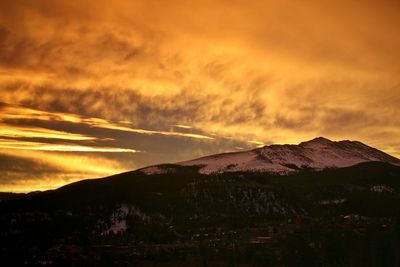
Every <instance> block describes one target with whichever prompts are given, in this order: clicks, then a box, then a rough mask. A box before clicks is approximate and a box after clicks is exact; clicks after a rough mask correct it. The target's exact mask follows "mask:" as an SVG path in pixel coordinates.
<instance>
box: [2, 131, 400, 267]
mask: <svg viewBox="0 0 400 267" xmlns="http://www.w3.org/2000/svg"><path fill="white" fill-rule="evenodd" d="M399 204H400V164H399V159H396V158H394V157H392V156H390V155H387V154H385V153H383V152H381V151H379V150H377V149H374V148H372V147H369V146H367V145H364V144H362V143H360V142H357V141H339V142H333V141H330V140H328V139H325V138H316V139H313V140H310V141H307V142H303V143H300V144H299V145H270V146H265V147H263V148H257V149H254V150H251V151H246V152H235V153H225V154H218V155H213V156H208V157H204V158H200V159H195V160H190V161H186V162H180V163H176V164H161V165H156V166H151V167H147V168H142V169H139V170H135V171H131V172H126V173H122V174H118V175H114V176H111V177H107V178H101V179H92V180H84V181H80V182H76V183H72V184H69V185H66V186H63V187H61V188H59V189H57V190H50V191H46V192H39V193H35V194H28V195H27V196H25V197H23V196H22V197H18V198H14V199H9V200H4V201H1V202H0V214H1V216H0V259H1V260H2V263H4V264H5V266H21V265H28V266H41V265H47V266H149V265H151V266H288V267H290V266H332V267H334V266H399V263H400V219H399V218H400V205H399ZM366 263H368V264H366Z"/></svg>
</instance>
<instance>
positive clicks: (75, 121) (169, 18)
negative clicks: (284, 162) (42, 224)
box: [0, 0, 400, 192]
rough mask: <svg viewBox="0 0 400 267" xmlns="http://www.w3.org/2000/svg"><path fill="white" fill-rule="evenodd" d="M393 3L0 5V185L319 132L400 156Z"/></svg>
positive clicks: (399, 12) (399, 74)
mask: <svg viewBox="0 0 400 267" xmlns="http://www.w3.org/2000/svg"><path fill="white" fill-rule="evenodd" d="M399 25H400V2H399V1H397V0H393V1H391V0H381V1H377V0H375V1H373V0H364V1H358V0H347V1H343V0H336V1H324V0H305V1H286V0H280V1H263V0H257V1H253V0H246V1H240V0H229V1H227V0H213V1H211V0H203V1H187V0H186V1H183V0H182V1H180V0H169V1H161V0H159V1H156V0H136V1H121V0H113V1H105V0H96V1H94V0H87V1H84V0H82V1H66V0H58V1H53V0H36V1H31V0H13V1H0V95H1V97H0V191H12V192H28V191H34V190H46V189H52V188H57V187H59V186H62V185H64V184H67V183H71V182H74V181H78V180H81V179H86V178H97V177H104V176H108V175H111V174H115V173H119V172H123V171H128V170H134V169H137V168H140V167H144V166H148V165H152V164H158V163H173V162H179V161H182V160H187V159H192V158H196V157H200V156H204V155H209V154H214V153H220V152H227V151H240V150H246V149H251V148H255V147H258V146H263V145H268V144H272V143H280V144H282V143H290V144H296V143H299V142H301V141H305V140H309V139H312V138H314V137H317V136H324V137H326V138H329V139H332V140H343V139H350V140H359V141H362V142H364V143H366V144H368V145H371V146H374V147H376V148H378V149H381V150H383V151H385V152H387V153H389V154H392V155H394V156H397V157H400V108H399V107H400V61H399V59H400V27H399Z"/></svg>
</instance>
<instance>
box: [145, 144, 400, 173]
mask: <svg viewBox="0 0 400 267" xmlns="http://www.w3.org/2000/svg"><path fill="white" fill-rule="evenodd" d="M370 161H380V162H386V163H390V164H394V165H400V160H399V159H397V158H395V157H392V156H390V155H388V154H386V153H384V152H382V151H380V150H377V149H375V148H372V147H370V146H367V145H365V144H363V143H361V142H358V141H348V140H345V141H339V142H334V141H331V140H329V139H326V138H323V137H318V138H315V139H313V140H310V141H307V142H302V143H300V144H298V145H270V146H264V147H262V148H257V149H253V150H250V151H245V152H233V153H224V154H218V155H212V156H207V157H203V158H199V159H194V160H189V161H185V162H181V163H178V165H181V166H200V167H201V168H200V173H203V174H211V173H223V172H267V173H280V174H289V173H293V172H297V171H299V170H301V169H314V170H322V169H327V168H343V167H349V166H352V165H355V164H358V163H362V162H370ZM142 171H143V172H145V173H147V174H153V173H162V172H163V171H162V170H161V169H160V168H157V166H152V167H148V168H144V169H142ZM164 172H165V170H164Z"/></svg>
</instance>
